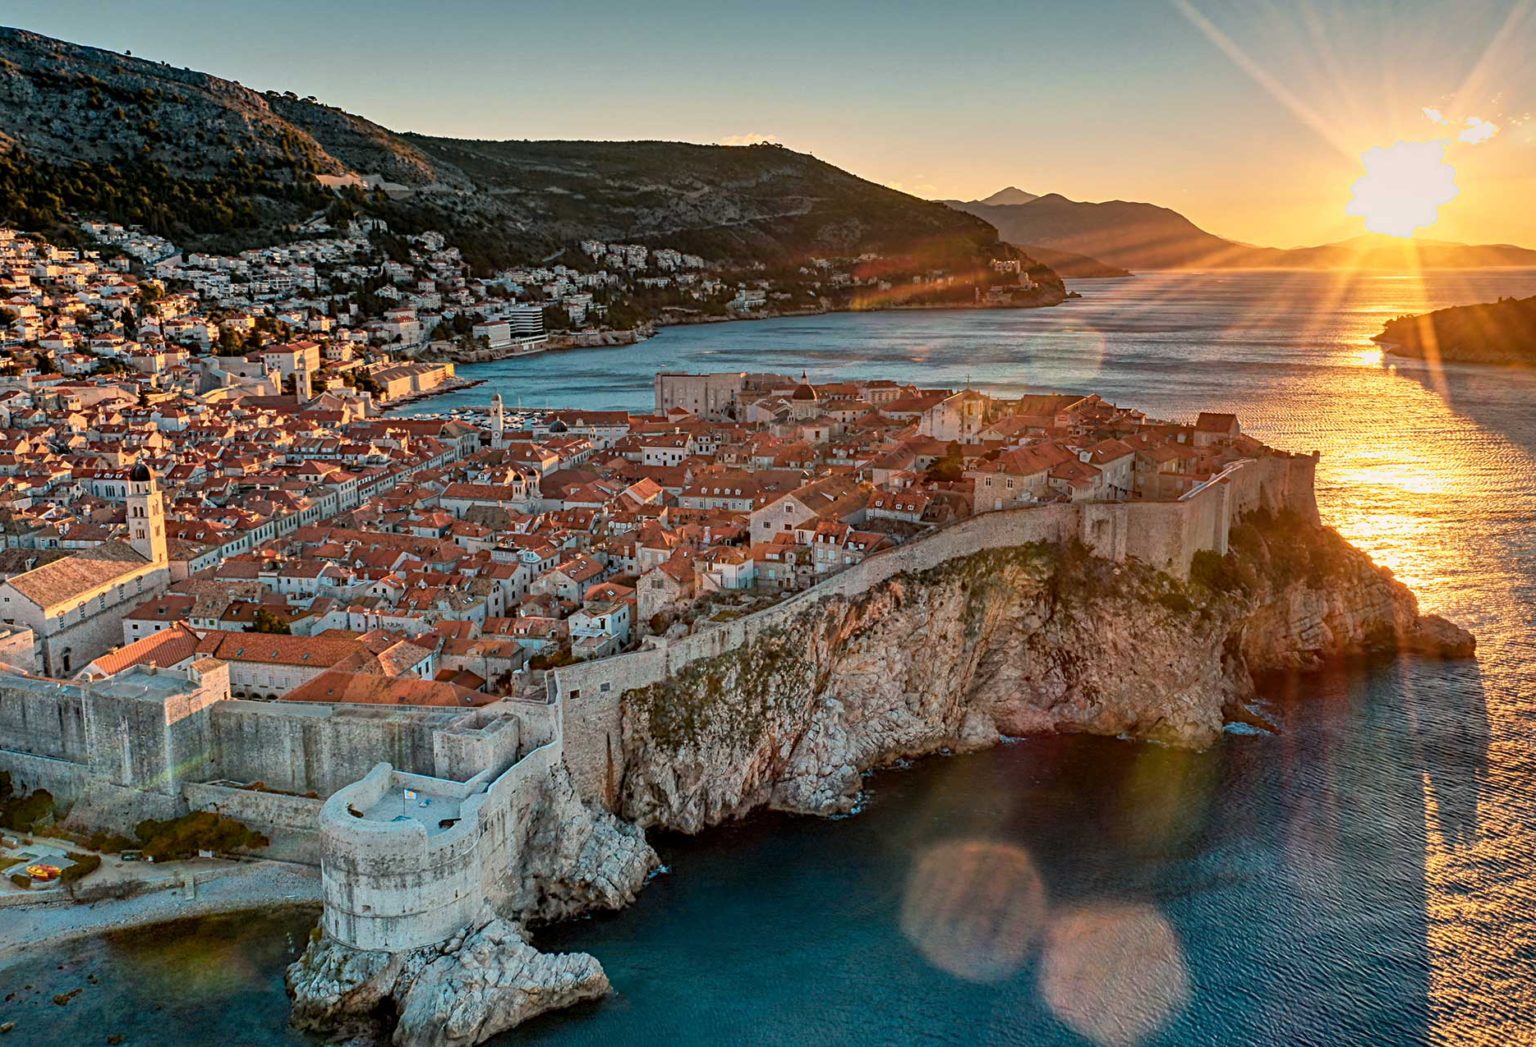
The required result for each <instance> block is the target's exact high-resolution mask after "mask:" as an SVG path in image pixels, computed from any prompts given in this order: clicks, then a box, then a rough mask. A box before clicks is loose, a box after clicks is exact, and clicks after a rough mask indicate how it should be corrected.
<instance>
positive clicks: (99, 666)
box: [88, 622, 198, 676]
mask: <svg viewBox="0 0 1536 1047" xmlns="http://www.w3.org/2000/svg"><path fill="white" fill-rule="evenodd" d="M197 646H198V637H197V633H195V632H193V631H192V629H191V628H190V627H188V626H187V625H186V624H185V623H183V622H177V623H176V624H175V625H173V626H171V627H170V628H169V629H161V630H160V631H159V632H157V633H152V634H150V635H149V636H146V637H144V638H143V639H142V640H136V641H134V642H133V643H131V644H128V645H127V646H126V647H119V648H118V649H117V650H115V651H113V652H112V653H110V654H104V655H102V656H101V657H100V658H98V659H96V660H95V661H94V662H92V663H91V664H90V666H89V667H88V670H94V671H95V672H97V673H102V674H105V675H107V676H116V675H117V674H118V673H120V672H122V671H123V670H125V669H131V668H133V667H134V666H135V665H153V666H155V667H156V668H158V669H169V668H170V667H172V666H174V665H179V664H180V663H182V662H184V661H186V660H187V659H189V658H193V657H196V655H197Z"/></svg>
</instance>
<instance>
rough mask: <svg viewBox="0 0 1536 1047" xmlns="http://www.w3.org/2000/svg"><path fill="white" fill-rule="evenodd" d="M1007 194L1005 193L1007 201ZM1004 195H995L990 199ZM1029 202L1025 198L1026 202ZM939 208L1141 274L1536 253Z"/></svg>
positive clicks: (1178, 221) (1010, 207) (987, 206)
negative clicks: (1318, 241) (1324, 240)
mask: <svg viewBox="0 0 1536 1047" xmlns="http://www.w3.org/2000/svg"><path fill="white" fill-rule="evenodd" d="M1007 192H1008V190H1003V193H1007ZM1000 195H1002V194H1001V193H999V194H994V197H996V196H1000ZM1026 195H1028V194H1026ZM994 197H988V198H987V200H972V201H945V202H946V203H948V204H949V206H951V207H954V208H956V209H957V210H961V211H964V212H966V213H967V214H972V215H975V216H976V217H978V218H982V219H985V220H986V221H988V222H990V223H991V224H992V225H993V226H995V227H996V228H997V231H998V234H999V235H1000V236H1002V238H1003V239H1004V240H1007V241H1008V242H1009V243H1015V244H1021V245H1023V244H1029V245H1031V246H1032V247H1035V248H1038V249H1040V250H1041V251H1042V252H1043V251H1045V250H1047V249H1048V250H1052V251H1067V252H1073V253H1076V254H1081V255H1088V256H1091V257H1092V258H1094V259H1097V260H1098V261H1100V262H1102V263H1104V264H1106V265H1110V266H1119V267H1122V268H1126V269H1130V270H1132V271H1133V272H1134V271H1137V270H1147V269H1228V268H1232V269H1256V268H1275V269H1335V268H1351V269H1383V270H1391V271H1403V270H1409V271H1411V270H1413V269H1417V268H1427V269H1473V268H1486V267H1493V266H1536V251H1533V250H1529V249H1527V248H1523V247H1516V246H1514V245H1511V244H1485V245H1476V246H1471V245H1466V244H1450V243H1441V242H1437V241H1428V240H1400V239H1397V238H1393V237H1382V236H1364V237H1356V238H1354V239H1352V240H1345V241H1342V242H1340V243H1334V244H1323V245H1320V246H1317V247H1304V248H1292V249H1284V248H1276V247H1255V246H1252V245H1249V244H1242V243H1238V242H1236V241H1233V240H1227V239H1224V238H1222V237H1219V236H1216V235H1214V234H1212V233H1208V232H1206V231H1205V230H1204V229H1201V228H1200V227H1199V226H1197V225H1195V224H1194V223H1193V222H1191V221H1190V220H1189V219H1188V218H1186V217H1184V216H1183V215H1182V214H1179V213H1178V212H1177V211H1174V210H1172V209H1170V208H1167V207H1159V206H1157V205H1155V204H1146V203H1135V202H1131V201H1126V200H1109V201H1105V202H1103V203H1086V202H1083V201H1079V200H1069V199H1067V198H1066V197H1065V196H1062V195H1061V194H1060V193H1047V194H1045V195H1044V196H1039V197H1035V198H1034V199H1032V200H1029V201H1024V202H1020V203H1011V204H998V203H990V202H988V201H990V200H992V199H994Z"/></svg>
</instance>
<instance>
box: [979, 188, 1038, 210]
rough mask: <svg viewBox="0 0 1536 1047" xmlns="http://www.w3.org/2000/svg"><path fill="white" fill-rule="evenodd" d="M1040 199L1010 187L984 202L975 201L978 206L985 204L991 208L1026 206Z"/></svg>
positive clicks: (1032, 194)
mask: <svg viewBox="0 0 1536 1047" xmlns="http://www.w3.org/2000/svg"><path fill="white" fill-rule="evenodd" d="M1038 199H1040V198H1039V197H1038V196H1036V195H1035V194H1034V193H1026V192H1025V191H1024V190H1022V189H1020V188H1019V187H1018V186H1014V185H1010V186H1009V187H1008V188H1007V189H999V190H998V191H997V192H995V193H993V194H992V195H991V196H989V197H987V198H986V199H985V200H977V201H976V202H977V203H979V204H987V205H989V206H992V207H1003V206H1008V205H1012V204H1027V203H1030V202H1031V201H1033V200H1038Z"/></svg>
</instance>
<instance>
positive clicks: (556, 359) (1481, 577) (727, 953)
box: [0, 270, 1536, 1047]
mask: <svg viewBox="0 0 1536 1047" xmlns="http://www.w3.org/2000/svg"><path fill="white" fill-rule="evenodd" d="M1072 286H1073V287H1074V289H1076V290H1078V291H1080V292H1081V294H1082V297H1081V298H1080V299H1074V300H1072V301H1070V302H1068V303H1066V304H1064V305H1062V306H1059V307H1056V308H1053V309H1041V310H1027V311H1015V310H998V311H972V310H965V311H953V312H948V311H944V312H884V313H864V314H834V315H826V316H815V317H801V318H794V319H780V320H763V321H757V322H750V323H729V324H716V325H708V326H696V327H682V328H670V329H666V330H663V331H662V332H661V333H660V334H659V335H658V336H657V337H655V338H653V339H651V340H649V341H646V342H643V343H641V344H639V345H637V346H633V347H625V348H616V349H604V350H579V351H568V352H550V353H545V354H543V355H540V356H535V357H525V358H521V359H516V360H507V361H501V362H497V363H491V364H484V365H478V366H471V367H465V368H463V369H462V371H463V373H464V374H465V376H466V377H470V378H476V379H484V384H482V385H479V386H477V387H474V388H471V389H467V390H463V391H461V392H457V393H453V394H450V395H446V396H442V397H438V398H435V399H433V400H429V401H424V402H422V403H420V404H417V405H415V406H414V408H413V410H414V411H415V412H417V413H421V412H430V411H443V410H449V409H453V408H468V407H484V406H485V405H486V403H487V402H488V400H489V397H490V395H491V394H492V393H493V392H500V393H501V394H502V396H503V397H504V399H505V400H506V402H507V404H508V406H509V408H513V409H515V408H517V407H519V406H522V407H528V408H532V407H545V406H574V407H586V408H591V409H608V408H629V409H633V410H645V409H648V408H649V407H650V406H651V403H652V375H653V374H654V373H655V372H656V371H660V370H689V371H724V370H754V371H778V372H784V373H790V374H796V375H798V374H799V373H800V372H801V371H802V370H803V371H805V372H806V373H807V374H808V376H809V378H810V380H811V381H812V382H824V381H832V380H837V379H842V378H851V377H860V376H868V377H877V376H878V377H887V378H894V379H898V380H902V381H911V382H916V383H920V384H922V385H925V386H940V385H944V386H961V385H965V384H970V385H972V386H974V387H976V388H980V389H985V390H989V391H994V392H998V393H1002V394H1015V395H1016V394H1018V393H1020V392H1022V391H1025V390H1032V391H1041V390H1059V391H1068V392H1084V393H1087V392H1096V393H1099V394H1100V395H1102V396H1104V397H1105V398H1106V399H1109V400H1112V401H1114V402H1116V403H1121V404H1126V405H1131V406H1135V407H1139V408H1142V409H1144V410H1146V411H1147V412H1149V413H1150V414H1152V415H1154V416H1159V417H1164V418H1175V419H1177V418H1184V419H1188V418H1191V417H1192V416H1193V415H1194V414H1195V413H1196V412H1197V411H1200V410H1220V411H1232V412H1235V413H1236V414H1237V415H1238V417H1239V419H1240V420H1241V422H1242V425H1243V427H1244V428H1245V429H1246V430H1247V431H1249V432H1251V433H1254V434H1256V435H1257V436H1259V437H1260V438H1262V439H1264V440H1266V441H1267V442H1269V443H1271V444H1273V445H1276V446H1279V447H1284V448H1288V449H1293V450H1299V451H1310V450H1313V449H1316V450H1319V451H1321V452H1322V461H1321V464H1320V467H1319V471H1318V495H1319V501H1320V504H1321V508H1322V513H1323V516H1324V519H1325V520H1326V522H1328V523H1329V524H1331V525H1333V526H1334V527H1336V528H1338V530H1339V531H1340V532H1341V533H1343V534H1344V535H1345V536H1346V537H1347V538H1348V539H1349V540H1351V541H1352V542H1354V543H1355V544H1356V545H1358V546H1360V547H1361V548H1363V549H1365V550H1366V551H1367V552H1369V553H1370V554H1371V555H1372V556H1373V557H1374V558H1375V559H1376V560H1377V561H1378V562H1379V563H1381V564H1384V565H1386V566H1387V567H1389V568H1391V570H1393V571H1394V572H1395V573H1396V574H1397V576H1398V577H1399V578H1401V579H1402V580H1403V581H1405V582H1406V583H1408V584H1409V585H1410V586H1412V587H1413V588H1414V589H1415V590H1416V591H1417V592H1418V594H1419V597H1420V600H1421V602H1422V605H1423V607H1424V609H1425V610H1427V611H1433V612H1436V613H1440V614H1444V615H1446V616H1448V617H1450V618H1452V619H1454V620H1455V621H1457V622H1459V623H1461V624H1462V625H1465V626H1466V627H1468V628H1470V629H1471V630H1473V631H1474V632H1475V633H1476V634H1477V637H1478V640H1479V652H1478V657H1477V659H1476V660H1475V661H1466V662H1449V663H1446V662H1437V661H1429V660H1420V659H1415V658H1405V659H1401V660H1398V661H1393V662H1379V663H1368V664H1351V665H1341V666H1336V667H1333V668H1330V669H1329V670H1328V671H1326V672H1323V673H1317V674H1309V675H1297V676H1289V677H1275V678H1272V679H1267V680H1265V681H1262V685H1261V689H1260V690H1261V694H1262V695H1263V700H1264V707H1265V709H1266V710H1267V711H1268V714H1269V716H1270V718H1271V719H1272V720H1273V721H1274V723H1275V724H1276V730H1274V731H1273V732H1267V731H1259V730H1255V729H1252V728H1244V729H1241V730H1238V729H1233V730H1231V731H1230V732H1229V733H1227V734H1226V735H1224V736H1223V738H1222V740H1221V741H1220V742H1219V743H1218V744H1216V745H1215V746H1213V747H1212V748H1210V749H1208V750H1206V751H1204V752H1199V753H1192V752H1185V751H1181V750H1176V749H1169V748H1163V747H1159V746H1154V745H1146V744H1140V743H1136V742H1131V741H1126V740H1119V739H1112V738H1094V737H1074V736H1067V737H1039V738H1020V739H1010V740H1007V741H1006V742H1005V743H1004V744H1002V745H1000V746H999V747H997V748H996V749H993V750H990V751H988V752H983V753H976V754H970V755H964V756H945V755H939V756H934V757H930V758H928V759H924V760H918V761H913V762H912V763H910V764H907V765H903V766H901V767H895V768H889V769H885V770H881V771H879V772H877V773H874V774H871V775H870V776H868V778H867V780H866V783H865V785H866V789H865V795H864V797H863V801H862V804H861V806H860V808H859V810H858V812H857V813H856V814H854V815H853V816H851V817H846V818H841V819H837V820H826V819H817V818H810V817H790V816H785V815H777V814H760V815H755V816H752V817H749V818H747V819H745V820H743V821H741V822H739V823H736V824H732V825H729V826H725V827H720V828H716V829H712V830H709V831H706V832H704V833H701V834H699V835H698V836H695V837H681V836H675V835H669V834H653V841H654V842H655V844H656V846H657V849H658V851H659V852H660V853H661V856H662V859H663V861H664V862H665V871H664V872H663V873H662V874H661V875H658V876H657V877H656V878H655V879H654V880H653V881H652V882H651V883H650V884H649V885H648V886H647V887H646V889H645V890H644V892H643V893H642V894H641V896H640V898H639V900H638V901H637V903H636V904H635V905H633V906H632V907H630V908H629V909H627V910H625V911H623V912H621V913H617V914H612V915H605V916H601V917H594V918H589V919H584V920H578V921H575V922H571V923H567V924H563V925H559V926H555V927H549V928H543V929H541V930H539V931H538V932H537V934H536V938H535V941H536V944H537V945H539V946H540V947H541V948H543V949H546V950H555V951H569V950H581V951H585V952H589V953H591V954H593V955H594V956H596V957H597V958H598V959H599V960H601V961H602V963H603V966H604V967H605V969H606V970H607V972H608V976H609V978H610V979H611V981H612V983H613V987H614V993H613V995H612V996H610V997H609V998H607V999H605V1000H602V1001H600V1002H596V1003H592V1004H587V1005H583V1006H580V1007H577V1008H574V1009H572V1010H569V1011H565V1012H562V1013H559V1014H554V1015H549V1016H546V1017H544V1018H541V1019H538V1020H536V1021H534V1022H532V1023H529V1024H528V1025H525V1026H523V1027H522V1028H520V1029H517V1030H514V1031H513V1032H511V1033H509V1034H505V1035H503V1036H502V1037H500V1038H498V1039H497V1040H496V1041H495V1042H497V1043H500V1044H534V1043H538V1044H545V1043H547V1044H594V1045H596V1044H676V1043H705V1044H737V1043H741V1044H804V1043H813V1044H833V1043H837V1044H843V1043H847V1044H860V1045H862V1044H870V1045H873V1044H896V1043H918V1042H920V1043H955V1044H976V1043H1003V1044H1031V1045H1033V1044H1043V1045H1064V1047H1065V1045H1102V1047H1138V1045H1166V1047H1183V1045H1198V1044H1210V1045H1228V1044H1276V1045H1282V1044H1283V1045H1292V1044H1308V1045H1353V1044H1361V1045H1365V1044H1372V1045H1375V1044H1393V1045H1395V1044H1495V1045H1500V1047H1511V1045H1519V1044H1533V1043H1536V372H1525V373H1522V372H1514V371H1507V370H1496V369H1487V368H1480V367H1475V366H1467V365H1445V366H1441V367H1430V366H1426V365H1425V364H1422V363H1419V362H1415V361H1406V360H1398V359H1395V358H1393V357H1390V356H1384V355H1383V354H1382V352H1381V350H1380V348H1379V347H1378V346H1376V345H1375V344H1374V343H1372V341H1371V335H1373V334H1375V333H1376V332H1378V331H1379V330H1380V329H1381V325H1382V324H1383V322H1385V321H1386V320H1388V319H1390V318H1392V317H1395V316H1398V315H1400V314H1404V313H1417V312H1422V311H1425V310H1427V309H1433V308H1439V307H1442V306H1448V305H1457V304H1467V303H1473V302H1483V301H1492V300H1494V299H1496V298H1498V297H1501V296H1506V295H1515V296H1527V295H1531V294H1536V270H1490V271H1478V272H1423V273H1416V274H1411V275H1401V276H1395V275H1394V276H1388V275H1380V274H1331V273H1273V272H1270V273H1264V272H1243V273H1204V274H1203V273H1179V274H1172V273H1164V274H1151V275H1143V276H1138V277H1135V278H1131V279H1123V280H1108V281H1080V282H1074V283H1073V284H1072ZM3 919H4V914H3V912H0V920H3ZM313 921H314V913H313V911H303V910H300V911H291V912H283V911H278V912H270V913H261V914H255V915H250V916H238V917H225V918H220V919H217V920H212V921H197V922H190V923H184V924H180V925H174V926H170V927H161V928H154V929H149V930H141V931H136V932H132V933H126V934H116V935H112V936H110V937H105V938H99V939H92V940H87V941H82V942H76V943H72V944H60V945H56V946H55V945H50V944H49V943H46V942H40V943H38V944H37V946H36V947H35V948H33V949H32V950H30V952H29V953H28V954H27V955H26V956H25V957H23V958H21V959H20V960H19V961H17V962H14V963H12V964H11V965H10V966H9V967H6V968H4V969H0V1024H3V1023H4V1022H6V1021H14V1022H15V1023H16V1029H15V1031H14V1032H13V1033H12V1034H11V1035H12V1036H14V1037H15V1038H16V1039H17V1042H20V1043H47V1044H52V1043H101V1042H103V1040H104V1038H105V1037H107V1036H114V1037H116V1036H121V1037H122V1040H121V1042H123V1043H127V1044H181V1043H188V1044H191V1043H210V1044H213V1043H217V1044H252V1045H269V1044H291V1043H304V1042H308V1041H306V1039H305V1038H304V1037H302V1036H300V1035H299V1034H297V1033H294V1032H293V1031H291V1030H289V1029H287V1028H286V1026H285V1024H284V1019H285V1015H286V1000H285V999H284V995H283V987H282V970H283V966H284V964H285V963H287V962H288V961H290V960H291V959H293V958H294V957H295V956H296V955H297V954H298V952H299V950H300V949H301V948H302V946H303V944H304V942H305V939H306V936H307V932H308V930H309V928H310V927H311V926H312V925H313ZM76 988H79V989H81V990H82V991H81V992H80V993H78V994H77V995H75V996H73V997H70V998H69V999H68V1000H67V1002H64V1003H58V1002H56V1001H55V999H54V997H55V996H56V995H61V994H64V993H68V992H70V991H72V990H73V989H76ZM107 1042H112V1041H107Z"/></svg>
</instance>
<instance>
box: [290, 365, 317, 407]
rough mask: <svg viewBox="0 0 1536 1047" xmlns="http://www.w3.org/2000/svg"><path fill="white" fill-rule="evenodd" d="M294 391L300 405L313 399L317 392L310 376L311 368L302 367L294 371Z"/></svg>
mask: <svg viewBox="0 0 1536 1047" xmlns="http://www.w3.org/2000/svg"><path fill="white" fill-rule="evenodd" d="M293 392H294V395H295V397H296V398H297V400H298V401H299V404H300V406H302V405H304V404H307V403H309V401H310V400H311V399H313V397H314V395H315V393H314V387H313V385H312V384H311V381H310V377H309V368H307V367H301V368H299V369H298V370H297V371H295V372H293Z"/></svg>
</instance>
